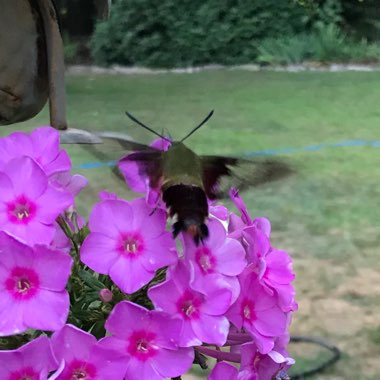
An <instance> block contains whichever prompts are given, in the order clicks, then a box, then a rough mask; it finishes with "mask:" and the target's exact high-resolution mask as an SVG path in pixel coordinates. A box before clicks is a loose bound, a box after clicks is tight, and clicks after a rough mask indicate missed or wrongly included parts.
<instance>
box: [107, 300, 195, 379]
mask: <svg viewBox="0 0 380 380" xmlns="http://www.w3.org/2000/svg"><path fill="white" fill-rule="evenodd" d="M105 327H106V329H107V331H108V332H109V333H111V334H112V336H109V337H106V338H103V339H102V340H101V341H100V342H101V343H102V344H103V347H108V348H110V349H114V350H116V351H117V352H118V354H119V355H120V356H123V357H124V360H125V363H126V365H127V369H126V374H125V378H126V379H128V380H140V379H149V380H161V379H166V378H173V377H177V376H181V375H182V374H183V373H185V372H186V371H187V370H188V369H189V368H190V367H191V365H192V363H193V360H194V350H193V349H192V348H180V347H179V345H178V338H179V336H180V331H181V321H180V320H179V319H177V318H175V317H173V316H171V315H169V314H166V313H163V312H160V311H155V310H153V311H149V310H147V309H145V308H143V307H141V306H139V305H136V304H133V303H132V302H129V301H123V302H120V303H119V304H117V305H116V306H115V308H114V309H113V310H112V312H111V314H110V316H109V317H108V319H107V321H106V324H105Z"/></svg>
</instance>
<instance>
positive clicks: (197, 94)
mask: <svg viewBox="0 0 380 380" xmlns="http://www.w3.org/2000/svg"><path fill="white" fill-rule="evenodd" d="M67 92H68V118H69V121H70V123H71V126H73V127H76V128H85V129H93V130H103V129H106V130H115V131H123V132H126V133H128V134H129V135H131V136H133V138H135V139H136V140H138V141H141V142H149V141H150V140H151V139H152V136H150V135H149V134H148V132H146V131H144V130H143V129H141V128H139V127H138V126H136V125H133V124H132V123H131V122H130V121H129V120H128V119H127V118H126V116H125V115H124V111H125V110H128V111H130V112H132V113H133V114H134V115H135V116H137V117H138V118H139V119H141V120H142V121H144V122H145V123H146V124H148V125H149V126H151V127H153V128H155V129H156V130H158V131H162V130H163V129H164V130H165V131H168V132H170V134H171V135H172V137H173V138H180V137H181V136H183V135H184V134H185V133H186V132H187V131H189V130H190V129H191V128H192V127H193V126H195V125H196V124H197V123H198V122H199V121H200V120H201V119H202V118H203V117H204V116H205V115H206V114H207V113H208V112H209V110H211V109H214V110H215V115H214V117H213V118H212V120H211V121H210V122H209V123H208V125H207V126H205V127H204V128H203V129H202V130H200V131H199V132H197V133H196V134H195V135H193V136H192V137H191V139H189V141H188V145H189V146H190V147H191V148H193V149H194V150H195V151H196V152H198V153H201V154H205V153H207V154H227V155H235V156H240V155H243V154H245V153H247V152H253V151H257V150H262V149H276V148H286V147H299V148H301V147H305V146H308V145H314V144H322V143H326V144H328V143H336V142H339V141H343V140H354V139H360V140H380V107H379V99H380V73H375V72H374V73H364V72H363V73H317V72H309V73H275V72H243V71H227V70H220V71H215V72H203V73H198V74H162V75H146V76H143V75H131V76H72V77H69V78H68V79H67ZM46 122H47V113H46V110H45V111H44V112H43V113H42V114H41V115H39V116H38V117H36V118H35V119H33V120H32V121H29V122H27V123H22V124H19V125H17V126H13V127H12V128H15V127H17V128H20V129H21V128H25V129H27V128H30V127H31V126H38V125H42V124H46ZM12 128H11V127H2V131H3V134H6V133H8V132H10V131H11V130H12ZM107 149H109V148H107ZM69 151H70V152H71V153H72V155H73V156H72V157H73V161H74V164H75V165H77V164H81V163H85V162H89V161H94V159H93V158H91V157H90V156H89V155H88V153H87V152H85V151H83V150H82V149H80V148H78V147H69ZM120 153H121V152H120ZM284 158H285V159H286V160H287V161H288V162H289V163H290V164H291V165H292V166H294V167H295V168H296V174H295V175H293V176H292V177H290V178H288V179H286V180H283V181H280V182H277V183H272V184H267V185H265V186H262V187H260V188H257V189H254V190H251V191H248V192H246V193H244V194H243V196H244V198H245V200H246V201H247V203H248V205H249V208H250V210H251V212H252V214H253V215H266V216H268V217H269V218H270V219H271V220H272V222H273V231H274V236H273V241H274V244H275V245H277V246H279V247H283V248H286V249H288V250H289V251H290V252H291V253H292V254H293V257H294V259H295V266H296V269H298V270H299V273H298V274H299V280H298V283H297V287H299V288H300V289H301V291H300V298H301V300H302V299H305V301H306V300H308V295H310V294H311V293H310V292H312V291H314V287H315V286H320V289H321V291H322V294H324V295H326V297H328V295H329V294H330V293H329V292H330V291H331V290H332V289H336V288H337V287H339V285H340V284H342V283H345V281H350V276H356V275H357V274H358V270H359V269H362V268H372V269H379V272H380V264H379V260H378V257H377V255H376V254H375V252H376V248H377V247H378V246H379V244H380V229H379V224H380V223H379V221H380V216H379V199H380V188H379V185H378V181H379V178H380V147H377V148H376V147H345V148H324V149H321V150H319V151H315V152H297V153H293V154H287V155H284ZM80 172H81V173H82V174H84V175H86V176H87V177H88V178H89V180H90V182H91V183H92V184H93V185H99V184H100V185H101V186H102V187H105V188H108V189H109V190H111V191H112V190H114V189H115V186H119V185H116V184H115V183H114V182H112V183H111V182H110V181H111V176H110V175H109V174H108V172H107V169H106V168H102V169H101V170H96V169H89V170H82V171H80ZM107 185H108V186H107ZM117 189H119V187H117ZM89 194H90V192H89V191H88V192H87V193H85V194H84V195H83V196H82V197H81V200H80V203H81V202H82V204H83V202H84V203H87V204H88V202H89V199H90V198H89V197H90V195H89ZM91 199H92V198H91ZM82 210H83V206H82ZM308 260H310V265H312V266H314V267H315V265H314V263H327V264H328V265H330V266H333V267H334V268H335V269H336V268H340V267H341V268H343V269H344V270H343V274H342V275H341V277H339V276H336V275H334V273H330V272H329V269H326V271H324V270H323V271H320V272H316V273H314V272H313V273H312V272H310V271H311V268H310V267H309V265H308V264H307V263H309V261H308ZM301 264H302V265H301ZM335 269H334V270H335ZM336 270H338V269H336ZM309 276H313V279H314V280H315V281H314V282H310V281H309V280H310V278H309ZM379 281H380V278H379ZM312 288H313V289H312ZM370 296H371V295H370V294H369V295H368V297H370ZM337 297H338V296H337ZM347 302H348V303H349V305H351V304H353V302H354V301H352V299H351V298H350V295H348V301H347ZM376 302H377V304H376V305H377V306H379V304H380V300H379V299H377V300H376ZM364 304H365V305H366V302H364ZM365 305H364V306H363V305H361V306H360V307H363V308H364V307H366V306H365ZM301 306H302V304H301ZM373 306H374V305H373V303H371V302H369V306H368V308H373ZM366 310H367V309H366ZM364 312H366V311H365V310H364V309H363V313H364ZM302 313H303V311H302V308H301V309H300V312H299V315H301V316H302V315H303V314H302ZM304 317H305V318H308V319H307V321H306V319H302V318H303V317H302V318H301V319H299V320H297V317H296V322H295V325H296V327H297V326H298V327H297V330H300V331H303V330H304V328H305V326H307V323H309V321H313V315H306V314H305V315H304ZM348 317H350V316H348ZM302 321H304V324H303V325H301V324H302V323H303V322H302ZM305 321H306V322H305ZM338 322H339V321H338ZM363 323H364V322H363ZM377 325H378V326H380V320H379V321H378V323H377ZM310 326H314V325H312V324H311V325H310ZM318 326H319V325H318ZM365 328H366V329H367V330H365ZM368 328H370V327H368V326H367V327H365V326H363V332H362V331H359V332H358V337H357V339H359V340H360V339H362V340H361V341H360V342H361V343H360V344H362V345H368V346H369V347H371V349H372V348H373V347H374V350H375V352H377V355H378V354H379V352H380V351H379V348H380V345H378V344H377V345H376V344H375V343H373V342H369V341H368ZM371 328H373V329H376V328H377V326H376V321H375V322H374V325H373V326H372V327H371ZM364 330H365V331H364ZM309 333H310V334H312V333H314V334H319V333H320V334H326V335H328V336H329V337H332V339H333V340H334V339H335V340H336V341H338V343H341V344H343V345H346V344H347V345H348V343H347V342H349V339H350V337H349V336H348V337H347V336H343V337H342V336H341V335H339V336H338V335H337V336H335V335H334V331H332V330H331V329H326V328H324V327H323V326H320V329H318V328H317V329H314V330H313V331H309ZM376 350H377V351H376ZM349 355H350V353H349ZM349 355H348V358H346V359H344V360H343V361H342V363H343V364H341V365H339V366H338V367H337V369H336V370H335V372H334V371H333V372H331V373H330V375H331V374H334V375H339V374H341V373H344V374H345V375H346V376H349V375H348V374H349V373H351V372H352V371H353V373H354V374H355V375H354V376H353V377H344V378H347V379H351V378H352V379H360V378H361V377H358V376H359V374H360V375H361V372H358V371H359V370H358V368H359V364H358V363H360V362H361V361H360V356H359V357H357V358H353V357H354V356H356V355H357V353H356V351H355V352H352V353H351V356H349ZM358 355H360V353H359V354H358ZM361 359H362V358H361ZM346 368H348V369H347V370H346ZM378 369H379V371H378V372H377V373H380V367H379V368H378ZM346 371H347V372H346ZM350 371H351V372H350ZM355 371H356V372H355ZM363 371H364V373H365V376H364V375H363V379H364V378H366V379H371V373H370V372H368V371H367V372H365V371H366V369H364V370H363ZM323 378H326V379H327V378H330V377H329V375H327V377H323ZM336 378H337V379H338V378H340V377H336ZM374 378H375V377H374ZM342 379H343V377H342Z"/></svg>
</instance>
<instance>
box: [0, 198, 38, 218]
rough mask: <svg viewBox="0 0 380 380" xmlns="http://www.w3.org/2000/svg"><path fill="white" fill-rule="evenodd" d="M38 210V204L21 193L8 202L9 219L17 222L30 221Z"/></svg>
mask: <svg viewBox="0 0 380 380" xmlns="http://www.w3.org/2000/svg"><path fill="white" fill-rule="evenodd" d="M36 210H37V206H36V204H35V203H34V202H33V201H32V200H30V199H28V198H27V197H26V196H25V195H20V196H18V197H17V198H16V199H15V200H13V201H12V202H9V203H8V204H7V213H8V219H9V220H10V221H11V222H12V223H16V224H27V223H29V222H30V221H31V220H32V219H33V218H34V216H35V215H36Z"/></svg>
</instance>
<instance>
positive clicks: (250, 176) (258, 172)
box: [201, 156, 294, 199]
mask: <svg viewBox="0 0 380 380" xmlns="http://www.w3.org/2000/svg"><path fill="white" fill-rule="evenodd" d="M201 162H202V178H203V185H204V188H205V192H206V194H207V196H208V198H209V199H215V198H221V197H225V196H227V195H228V191H229V189H230V188H231V187H236V188H238V189H239V190H241V191H243V190H245V189H247V188H249V187H257V186H260V185H262V184H265V183H267V182H272V181H275V180H279V179H282V178H285V177H287V176H289V175H290V174H292V173H294V170H293V169H292V168H291V167H290V165H289V164H287V163H286V162H285V161H282V160H279V159H244V158H237V157H223V156H201Z"/></svg>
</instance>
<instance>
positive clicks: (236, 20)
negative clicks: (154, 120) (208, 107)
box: [91, 0, 307, 67]
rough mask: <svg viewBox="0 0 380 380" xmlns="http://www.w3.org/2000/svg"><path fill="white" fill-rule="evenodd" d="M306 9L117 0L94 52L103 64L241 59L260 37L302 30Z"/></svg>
mask: <svg viewBox="0 0 380 380" xmlns="http://www.w3.org/2000/svg"><path fill="white" fill-rule="evenodd" d="M305 12H306V10H305V7H302V6H301V5H299V4H298V3H297V2H296V1H293V0H251V1H247V0H180V1H178V0H118V1H116V2H115V3H114V5H113V7H112V11H111V17H110V18H109V19H108V20H107V21H103V22H99V23H98V24H97V26H96V30H95V33H94V35H93V38H92V42H91V47H92V54H93V57H94V60H95V62H96V63H97V64H101V65H110V64H122V65H140V66H148V67H149V66H150V67H183V66H194V65H203V64H211V63H219V64H244V63H249V62H252V61H254V60H255V59H256V58H257V55H258V46H259V45H260V43H261V41H263V40H264V39H268V38H275V37H278V36H284V35H293V34H295V33H298V32H301V31H303V30H304V27H305V20H307V17H306V16H305Z"/></svg>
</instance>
